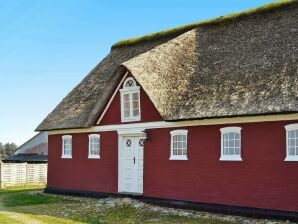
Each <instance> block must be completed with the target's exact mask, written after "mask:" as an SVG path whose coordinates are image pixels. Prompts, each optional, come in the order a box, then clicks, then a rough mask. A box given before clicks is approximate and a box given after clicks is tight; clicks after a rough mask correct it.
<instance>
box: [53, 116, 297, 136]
mask: <svg viewBox="0 0 298 224" xmlns="http://www.w3.org/2000/svg"><path fill="white" fill-rule="evenodd" d="M287 120H298V113H295V114H284V115H264V116H248V117H234V118H217V119H204V120H192V121H169V122H167V121H155V122H144V123H130V124H117V125H103V126H92V127H90V128H78V129H63V130H53V131H48V134H49V135H56V134H72V133H88V132H106V131H118V130H124V129H135V128H141V129H158V128H179V127H191V126H201V125H220V124H225V125H228V124H235V123H256V122H268V121H287Z"/></svg>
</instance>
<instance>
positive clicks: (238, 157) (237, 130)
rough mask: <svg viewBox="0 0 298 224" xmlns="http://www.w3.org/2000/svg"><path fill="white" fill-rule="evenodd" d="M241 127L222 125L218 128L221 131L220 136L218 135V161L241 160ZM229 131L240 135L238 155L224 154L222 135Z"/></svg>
mask: <svg viewBox="0 0 298 224" xmlns="http://www.w3.org/2000/svg"><path fill="white" fill-rule="evenodd" d="M241 129H242V128H241V127H224V128H221V129H220V132H221V136H220V138H221V139H220V142H221V144H220V158H219V160H220V161H242V158H241V151H242V147H241V142H242V139H241V138H242V136H241ZM230 132H234V133H238V134H239V135H240V140H239V141H240V143H239V144H240V147H239V153H240V155H224V138H223V135H224V134H227V133H230Z"/></svg>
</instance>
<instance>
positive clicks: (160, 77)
mask: <svg viewBox="0 0 298 224" xmlns="http://www.w3.org/2000/svg"><path fill="white" fill-rule="evenodd" d="M295 21H296V22H295ZM297 21H298V13H297V7H293V8H291V9H287V13H285V12H284V11H278V12H275V13H274V14H273V13H272V14H268V15H262V16H255V17H250V18H247V19H245V20H241V21H237V22H234V23H230V24H225V25H224V26H210V27H199V28H196V29H193V30H191V31H188V32H186V33H185V34H182V35H180V36H179V37H177V38H175V39H173V40H171V41H169V42H167V43H164V44H161V45H159V46H157V47H155V48H154V49H152V50H150V51H148V52H146V53H144V54H141V55H139V56H137V57H135V58H132V59H130V60H129V61H127V62H125V63H123V64H124V65H125V66H126V67H127V68H128V69H129V70H130V71H131V72H132V74H133V75H134V76H135V78H136V79H137V81H138V82H139V83H140V84H141V85H142V87H143V88H144V90H145V91H146V93H147V94H148V96H149V97H150V99H151V100H152V102H153V104H154V105H155V107H156V108H157V109H158V111H159V112H160V114H161V116H162V117H163V118H164V119H165V120H185V119H195V118H210V117H228V116H241V115H256V114H275V113H288V112H289V113H290V112H297V111H298V38H297V36H298V26H297Z"/></svg>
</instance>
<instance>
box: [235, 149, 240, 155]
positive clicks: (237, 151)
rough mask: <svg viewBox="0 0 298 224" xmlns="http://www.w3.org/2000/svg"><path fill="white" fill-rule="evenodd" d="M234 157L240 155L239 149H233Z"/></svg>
mask: <svg viewBox="0 0 298 224" xmlns="http://www.w3.org/2000/svg"><path fill="white" fill-rule="evenodd" d="M235 155H240V148H239V147H237V148H235Z"/></svg>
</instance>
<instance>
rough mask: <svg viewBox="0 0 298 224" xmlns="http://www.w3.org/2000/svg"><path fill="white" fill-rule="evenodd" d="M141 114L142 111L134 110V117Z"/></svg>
mask: <svg viewBox="0 0 298 224" xmlns="http://www.w3.org/2000/svg"><path fill="white" fill-rule="evenodd" d="M139 114H140V110H139V109H134V110H133V116H134V117H137V116H139Z"/></svg>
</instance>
